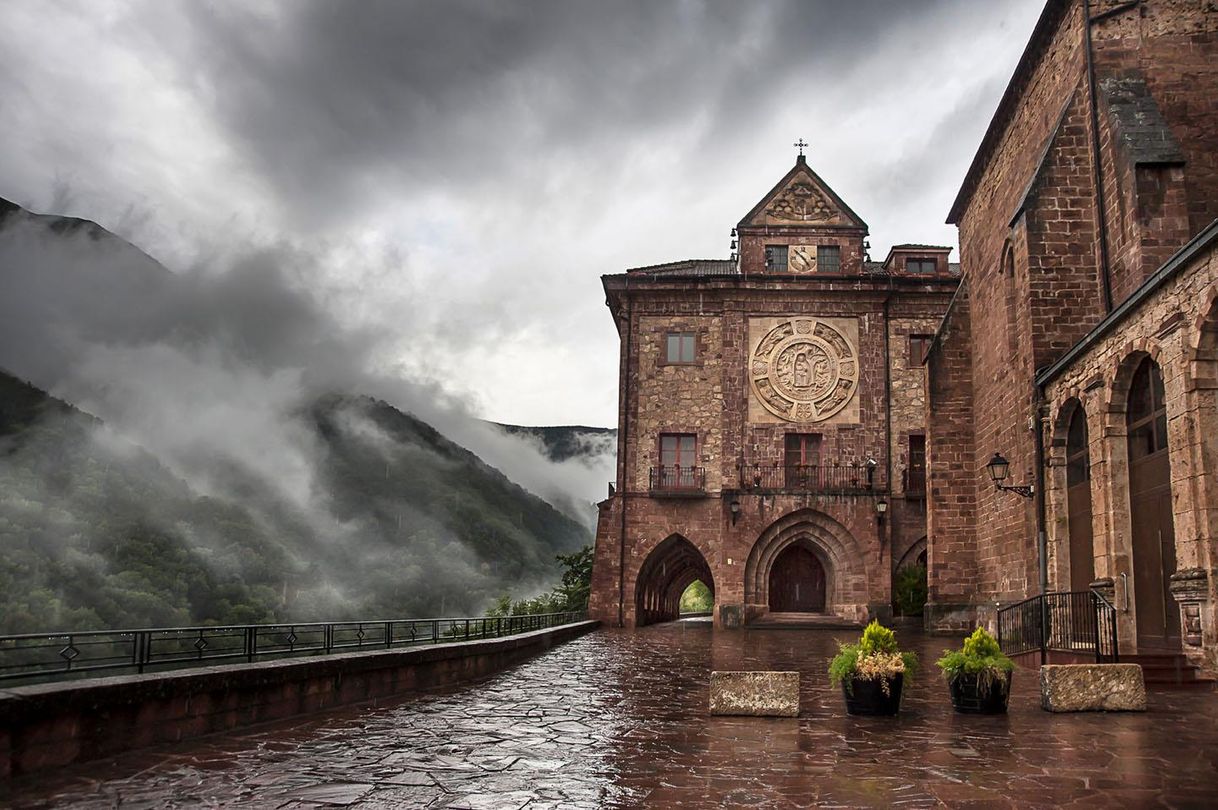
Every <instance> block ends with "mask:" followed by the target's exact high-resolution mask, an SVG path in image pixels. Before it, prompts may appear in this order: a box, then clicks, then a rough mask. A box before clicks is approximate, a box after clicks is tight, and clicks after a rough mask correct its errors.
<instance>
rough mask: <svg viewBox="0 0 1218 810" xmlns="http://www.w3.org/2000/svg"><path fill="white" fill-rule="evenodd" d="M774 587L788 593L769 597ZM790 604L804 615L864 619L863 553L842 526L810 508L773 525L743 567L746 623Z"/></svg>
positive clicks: (865, 592) (864, 578)
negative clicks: (827, 614) (785, 590)
mask: <svg viewBox="0 0 1218 810" xmlns="http://www.w3.org/2000/svg"><path fill="white" fill-rule="evenodd" d="M793 569H794V570H793ZM796 583H798V584H799V585H800V588H799V593H798V595H796V593H795V588H794V585H795V584H796ZM775 587H780V588H782V587H785V588H787V589H788V590H787V593H785V594H772V593H771V590H772V589H773V588H775ZM805 589H810V590H805ZM822 594H823V596H822ZM793 599H794V600H795V604H796V605H802V606H803V607H800V608H798V609H799V610H801V611H804V612H824V613H830V614H836V615H839V616H844V617H847V618H850V619H858V620H861V619H863V618H865V617H866V615H867V582H866V574H865V571H864V566H863V550H862V548H861V547H860V546H859V544H858V543H857V541H856V540H855V539H854V536H853V535H852V534H851V533H850V531H849V530H848V529H846V527H845V526H843V525H841V524H840V523H838V522H837V521H836V520H834V519H833V518H831V517H829V516H828V515H826V514H824V513H823V512H818V511H816V510H814V509H801V510H799V511H796V512H792V513H790V514H788V515H784V516H783V517H780V518H778V519H777V520H775V521H774V522H773V523H771V524H770V525H769V526H768V527H767V528H766V529H765V531H763V532H762V533H761V535H760V536H759V537H758V538H757V542H756V543H754V544H753V548H752V550H751V551H750V552H749V557H748V560H747V561H746V562H745V567H744V601H745V605H746V610H747V611H748V614H749V616H750V618H753V617H756V616H758V615H761V614H764V613H766V612H768V611H770V610H772V609H774V606H775V605H778V606H779V607H780V608H781V607H783V606H787V605H790V604H791V603H792V600H793ZM788 609H789V608H788Z"/></svg>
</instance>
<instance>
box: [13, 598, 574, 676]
mask: <svg viewBox="0 0 1218 810" xmlns="http://www.w3.org/2000/svg"><path fill="white" fill-rule="evenodd" d="M586 615H587V614H586V611H568V612H562V613H539V614H530V615H517V616H478V617H468V618H467V617H444V618H431V619H377V620H347V621H338V622H284V623H277V624H230V625H212V626H203V625H201V626H193V627H150V628H136V629H121V630H82V631H71V630H68V631H51V632H43V633H20V634H15V635H8V636H0V683H6V684H13V683H15V682H19V681H24V682H31V683H33V682H45V681H54V680H63V679H66V678H75V677H78V676H87V675H89V674H95V673H114V672H116V671H127V672H136V673H143V672H147V671H150V670H156V671H159V670H168V669H179V668H182V667H190V666H206V665H210V664H218V663H224V662H233V661H244V662H247V663H252V662H254V661H259V660H267V659H272V658H284V657H292V656H298V655H329V654H331V653H334V652H350V651H359V650H374V649H392V648H395V647H405V646H410V645H418V644H443V643H451V642H457V641H472V640H477V639H486V638H499V637H502V636H510V635H517V634H520V633H528V632H533V631H535V630H544V629H548V628H550V627H557V626H559V625H563V624H571V623H573V622H577V621H582V620H583V619H584V618H586Z"/></svg>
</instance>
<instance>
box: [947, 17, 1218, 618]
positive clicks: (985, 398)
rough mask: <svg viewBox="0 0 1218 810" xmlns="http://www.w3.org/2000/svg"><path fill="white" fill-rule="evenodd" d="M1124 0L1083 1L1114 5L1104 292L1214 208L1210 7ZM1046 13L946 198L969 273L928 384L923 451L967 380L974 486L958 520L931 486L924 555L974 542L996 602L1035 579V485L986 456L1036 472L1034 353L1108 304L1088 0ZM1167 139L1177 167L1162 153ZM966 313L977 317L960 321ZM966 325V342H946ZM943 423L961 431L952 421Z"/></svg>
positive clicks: (1050, 347)
mask: <svg viewBox="0 0 1218 810" xmlns="http://www.w3.org/2000/svg"><path fill="white" fill-rule="evenodd" d="M1120 5H1121V4H1119V3H1117V2H1115V0H1113V2H1094V3H1093V4H1092V13H1093V14H1103V13H1104V12H1106V11H1109V10H1115V11H1114V15H1113V16H1111V17H1108V18H1107V19H1104V20H1102V21H1100V22H1097V23H1095V24H1094V26H1093V30H1092V33H1093V37H1094V53H1095V67H1096V76H1097V85H1098V86H1099V92H1100V94H1101V95H1100V98H1101V103H1100V105H1098V109H1097V117H1098V119H1099V123H1100V127H1099V130H1098V134H1099V137H1100V140H1101V167H1102V171H1103V175H1104V178H1105V187H1104V196H1105V203H1106V205H1105V211H1104V214H1103V221H1104V223H1105V225H1106V229H1107V232H1108V240H1107V244H1108V247H1109V253H1110V259H1111V261H1110V276H1109V278H1110V281H1111V286H1112V291H1113V299H1114V303H1120V301H1121V300H1123V298H1125V297H1127V296H1128V295H1129V294H1130V293H1131V292H1132V291H1133V290H1134V289H1135V288H1136V287H1137V286H1138V285H1139V284H1140V283H1141V282H1142V280H1143V279H1145V278H1146V277H1147V276H1148V275H1149V274H1151V273H1153V272H1154V270H1155V269H1156V268H1157V267H1158V266H1159V264H1161V263H1162V261H1163V260H1164V259H1165V258H1166V257H1167V256H1168V255H1170V254H1171V253H1172V252H1173V251H1175V250H1176V249H1177V248H1178V247H1179V246H1180V244H1181V243H1182V242H1183V241H1184V240H1185V239H1187V238H1188V237H1189V236H1190V235H1192V234H1194V233H1196V232H1197V231H1198V230H1199V229H1200V228H1201V227H1203V226H1204V225H1205V224H1206V223H1208V222H1209V221H1210V219H1212V218H1213V217H1214V216H1215V215H1216V214H1218V182H1216V180H1218V171H1215V165H1216V164H1215V155H1218V121H1216V120H1215V115H1218V105H1216V103H1215V94H1214V93H1213V92H1212V90H1213V88H1214V87H1215V85H1216V84H1218V73H1216V71H1218V67H1216V66H1218V50H1216V49H1215V31H1216V30H1218V9H1215V7H1214V4H1212V3H1204V2H1191V0H1146V1H1145V2H1143V3H1141V4H1140V5H1138V6H1137V7H1132V8H1129V9H1120V10H1118V6H1120ZM1043 19H1044V24H1043V25H1042V26H1041V27H1040V28H1039V29H1038V33H1037V35H1036V37H1035V41H1034V42H1033V43H1032V44H1031V46H1030V48H1029V51H1028V54H1027V55H1026V56H1025V58H1024V60H1023V61H1022V62H1021V64H1020V66H1019V68H1018V69H1017V71H1016V73H1015V75H1014V76H1013V78H1012V81H1011V86H1010V89H1009V91H1008V95H1007V97H1006V98H1004V101H1003V103H1002V105H1001V106H1000V109H999V112H998V113H997V114H996V116H995V121H994V123H993V124H992V128H991V132H990V133H987V136H986V140H985V141H984V142H983V146H982V151H981V152H980V153H979V156H978V159H977V161H976V163H975V165H974V168H973V169H971V170H970V174H969V177H968V178H967V180H966V184H965V187H964V191H962V198H961V200H959V201H958V203H957V206H956V207H955V208H954V209H953V213H952V217H953V221H955V222H956V223H957V224H958V225H959V227H960V243H961V262H962V267H963V272H964V275H965V277H966V278H967V284H968V298H967V301H964V300H963V299H962V300H960V301H959V304H960V306H962V307H965V306H966V307H967V310H968V312H967V314H966V315H965V314H960V313H953V315H952V319H951V320H953V321H954V322H955V323H956V324H957V326H956V327H955V328H953V329H952V330H951V333H950V337H949V338H948V339H945V340H943V341H942V343H943V351H944V355H943V356H942V357H940V358H939V359H938V361H937V362H936V363H932V370H931V374H932V376H933V375H934V374H936V373H942V374H943V375H945V376H944V378H943V379H942V380H939V381H932V385H931V391H932V398H931V405H930V407H931V424H932V439H931V448H930V454H931V457H932V458H935V457H936V455H937V456H938V457H939V458H942V457H943V455H944V454H945V453H947V454H951V453H954V452H955V451H956V448H954V447H951V446H945V445H944V444H943V443H942V441H940V439H938V438H936V437H935V436H934V430H935V426H936V425H938V424H939V423H940V412H939V410H937V409H939V408H942V409H943V415H945V416H953V415H954V413H953V411H952V410H951V409H952V408H953V407H955V405H956V401H957V400H956V395H957V394H958V393H959V392H957V391H956V390H955V389H956V388H957V387H958V386H962V385H966V384H971V396H972V402H973V409H972V425H971V428H972V431H973V436H972V444H971V448H970V449H971V452H972V457H971V459H970V460H969V463H970V464H971V465H972V469H971V470H969V471H968V474H967V475H962V476H961V477H960V478H959V480H955V479H953V480H952V481H951V483H952V484H953V485H956V486H961V487H966V488H969V487H971V489H972V493H973V494H972V496H971V508H973V509H975V514H974V515H973V516H972V517H971V518H969V519H963V520H962V519H960V516H959V514H958V513H957V512H958V510H955V506H954V505H953V503H952V502H944V501H943V500H942V499H936V498H935V497H934V496H933V495H932V497H931V500H930V505H929V509H930V512H931V514H930V516H929V518H928V523H929V526H930V538H929V540H930V546H931V551H930V554H929V556H930V558H931V559H932V568H933V567H934V563H933V560H936V559H938V560H940V561H943V560H945V559H953V558H951V556H950V555H951V553H952V550H953V549H956V548H958V547H959V546H960V544H962V543H970V542H975V552H973V558H972V560H971V561H969V560H968V558H967V556H965V557H961V558H960V561H961V565H963V566H966V567H967V566H968V565H971V566H972V568H971V571H970V575H971V576H972V577H974V578H975V581H974V582H973V585H972V587H973V594H972V598H973V600H974V601H977V602H984V603H989V604H992V603H993V602H994V601H999V600H1003V601H1005V600H1013V599H1017V598H1021V597H1022V596H1025V595H1027V594H1029V593H1032V592H1034V591H1035V590H1036V588H1037V585H1038V582H1037V580H1038V576H1037V552H1036V513H1035V508H1034V503H1033V502H1032V501H1029V500H1025V499H1022V498H1019V497H1017V496H1015V495H1013V494H1010V493H1005V492H998V491H996V490H995V489H994V487H993V486H992V484H991V483H990V482H989V479H988V476H987V475H986V473H985V470H984V469H983V467H984V465H985V463H986V461H987V459H988V458H989V456H990V454H992V453H994V452H1001V453H1003V455H1005V456H1006V457H1007V458H1008V459H1009V460H1010V462H1011V477H1012V481H1011V483H1029V482H1031V481H1032V480H1033V478H1034V475H1035V472H1036V470H1035V464H1036V459H1035V452H1034V450H1035V442H1034V439H1035V435H1034V433H1033V430H1034V429H1037V428H1038V425H1039V420H1040V415H1039V414H1037V413H1035V411H1034V403H1033V378H1034V375H1035V371H1036V369H1037V368H1040V367H1043V366H1046V365H1048V364H1050V363H1052V362H1053V361H1054V360H1056V359H1057V358H1059V357H1061V356H1062V355H1063V354H1064V353H1065V352H1066V351H1067V350H1068V349H1069V348H1070V347H1071V346H1072V345H1074V344H1075V343H1076V342H1077V341H1078V340H1079V339H1081V338H1082V337H1083V336H1084V335H1085V334H1086V333H1087V331H1088V330H1089V329H1090V328H1091V327H1092V326H1094V325H1095V324H1096V323H1098V322H1099V321H1100V319H1101V318H1102V317H1103V316H1104V314H1105V306H1104V300H1103V295H1102V283H1103V276H1102V274H1101V270H1100V264H1099V256H1100V250H1099V239H1100V231H1099V228H1098V222H1099V219H1100V217H1099V215H1098V214H1097V211H1096V208H1095V202H1096V190H1095V188H1094V167H1093V161H1092V154H1093V153H1092V130H1091V118H1092V110H1091V106H1090V93H1089V87H1088V82H1087V76H1086V71H1085V58H1084V51H1083V50H1082V43H1083V25H1082V3H1081V0H1061V2H1051V3H1049V4H1048V6H1047V9H1046V15H1045V17H1044V18H1043ZM1105 82H1107V84H1106V83H1105ZM1139 83H1141V84H1139ZM1139 88H1143V89H1144V90H1145V92H1142V89H1139ZM1122 94H1124V95H1122ZM1130 94H1132V97H1131V95H1130ZM1122 104H1126V105H1128V104H1133V107H1129V106H1126V107H1123V108H1122V107H1121V105H1122ZM1131 109H1132V110H1133V112H1134V113H1135V114H1133V115H1130V114H1129V112H1130V110H1131ZM1155 115H1159V116H1160V118H1161V121H1162V122H1163V125H1162V126H1158V125H1157V124H1154V121H1155V120H1157V119H1155ZM1148 122H1149V123H1148ZM1152 124H1154V125H1153V126H1152ZM1173 143H1174V144H1175V145H1176V146H1177V147H1178V151H1179V152H1180V154H1181V155H1182V157H1183V160H1184V165H1183V168H1182V169H1181V168H1180V166H1179V165H1177V164H1176V163H1173V162H1172V161H1173V160H1176V158H1175V157H1173V154H1172V151H1171V148H1169V147H1171V146H1172V144H1173ZM1155 150H1159V151H1158V152H1157V153H1156V151H1155ZM1185 221H1187V225H1185V224H1184V223H1185ZM1008 257H1009V258H1008ZM965 321H968V322H970V323H971V326H969V327H968V335H967V336H966V337H962V335H961V332H960V326H961V325H962V324H963V323H964V322H965ZM958 340H963V341H964V342H966V343H968V344H969V345H968V349H967V352H964V351H963V349H962V350H961V352H962V356H961V357H959V358H956V359H955V360H953V357H952V356H951V351H952V350H953V348H954V347H953V345H952V344H953V341H958ZM964 354H967V356H968V359H967V361H966V360H965V359H963V355H964ZM966 377H968V378H971V380H970V382H969V383H966V382H965V378H966ZM936 391H938V392H939V393H940V394H941V396H942V400H941V401H940V402H936V400H935V398H934V394H933V392H936ZM940 434H941V435H942V437H943V441H947V442H951V441H955V440H957V439H958V438H959V437H958V435H957V433H955V432H953V431H952V430H951V429H950V428H948V427H945V428H944V429H943V430H941V431H940ZM936 445H938V446H936ZM932 474H939V475H943V473H942V472H941V471H934V472H933V473H932ZM970 478H971V483H970V481H968V480H965V479H970ZM1097 508H1098V507H1097ZM1108 508H1110V509H1111V508H1112V507H1111V505H1110V506H1109V507H1108ZM936 510H946V511H944V512H943V513H942V514H939V515H936V514H935V512H936ZM936 546H937V547H938V553H936ZM933 579H934V578H933V577H932V580H933ZM966 579H967V576H966V575H965V574H959V575H953V576H952V577H949V578H947V579H944V575H943V572H942V571H940V572H939V581H938V585H937V586H936V584H935V583H934V582H933V581H932V601H933V600H934V599H935V598H936V597H935V593H936V587H938V590H939V592H940V593H941V594H947V593H951V592H958V594H957V595H960V596H962V597H963V595H964V594H963V590H964V589H965V587H966V585H965V580H966Z"/></svg>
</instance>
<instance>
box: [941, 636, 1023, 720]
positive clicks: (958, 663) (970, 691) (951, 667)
mask: <svg viewBox="0 0 1218 810" xmlns="http://www.w3.org/2000/svg"><path fill="white" fill-rule="evenodd" d="M938 664H939V668H940V669H942V670H943V677H945V678H947V686H948V689H949V691H950V692H951V695H952V706H953V707H954V708H955V709H956V711H958V712H962V713H965V714H1002V713H1003V712H1005V711H1006V710H1007V700H1008V698H1010V696H1011V671H1012V670H1013V669H1014V668H1015V664H1014V663H1012V661H1011V659H1010V658H1007V657H1006V656H1005V655H1004V654H1003V652H1002V649H1001V648H1000V647H999V646H998V642H997V641H996V640H995V639H994V637H993V636H991V635H990V634H989V633H987V632H986V631H985V628H984V627H978V628H977V629H976V630H974V631H973V634H972V635H971V636H969V637H968V638H966V639H965V640H964V645H963V646H962V647H961V648H960V649H958V650H944V651H943V657H942V658H940V659H939V661H938Z"/></svg>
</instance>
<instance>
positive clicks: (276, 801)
mask: <svg viewBox="0 0 1218 810" xmlns="http://www.w3.org/2000/svg"><path fill="white" fill-rule="evenodd" d="M849 635H851V634H850V633H849V632H847V631H824V630H803V631H793V630H770V631H751V632H740V633H731V632H727V633H725V632H719V633H715V632H714V631H712V630H711V628H710V627H709V626H707V625H705V624H695V623H680V624H670V625H661V626H655V627H649V628H645V629H643V630H639V631H635V632H622V631H612V630H603V631H600V632H597V633H593V634H591V635H588V636H585V637H583V638H580V639H577V640H575V641H572V642H569V643H567V644H565V645H563V646H562V647H559V648H557V649H555V650H552V651H550V652H548V653H546V654H545V655H543V656H541V657H539V658H536V659H533V660H532V661H529V662H527V663H525V664H523V665H521V666H519V667H517V668H515V669H513V670H510V671H508V672H504V673H501V674H500V675H497V676H495V677H493V678H490V679H488V680H485V681H482V682H480V683H476V684H471V685H465V686H461V687H456V688H452V689H448V690H444V691H439V692H431V693H428V694H425V695H420V696H415V697H412V698H408V699H404V700H403V701H401V702H400V703H397V704H394V705H391V706H381V707H376V708H363V709H352V710H344V711H340V712H333V713H328V714H326V715H324V716H319V717H313V718H310V719H308V720H307V721H303V722H297V723H294V724H289V725H278V726H276V727H274V728H264V729H261V730H259V731H257V732H254V733H245V734H234V735H224V736H218V737H212V738H208V739H207V740H205V741H201V742H197V743H193V744H190V745H183V746H180V747H178V748H175V749H169V750H160V751H156V752H136V753H133V754H129V755H126V756H124V757H121V758H119V759H116V760H108V761H104V762H98V763H92V764H89V765H85V766H81V767H79V768H76V769H73V770H72V771H70V772H65V773H64V774H61V775H58V776H54V777H51V778H47V777H39V778H38V779H37V780H30V781H25V780H19V781H18V782H17V783H16V784H14V785H11V786H10V792H9V793H8V795H7V796H6V795H4V794H3V793H0V803H3V802H6V801H7V802H9V803H12V804H14V805H15V806H18V807H38V806H50V805H56V806H62V805H71V806H81V807H113V806H118V805H120V804H121V806H122V807H124V808H127V807H168V806H179V807H180V806H224V805H233V804H241V805H243V806H253V807H293V808H295V807H321V806H344V805H350V806H359V807H424V806H425V807H453V808H458V807H460V808H484V807H493V808H501V807H507V808H519V807H529V808H541V807H555V808H558V807H561V808H574V807H606V806H610V807H622V806H640V805H646V806H650V807H717V806H744V807H808V806H839V807H842V806H845V807H857V806H863V807H870V806H901V807H930V806H943V805H947V806H975V807H1008V806H1012V807H1036V806H1041V807H1058V806H1064V805H1071V804H1073V805H1078V806H1082V805H1087V806H1091V807H1101V806H1102V807H1110V806H1125V807H1129V806H1136V807H1143V806H1166V807H1202V806H1214V803H1215V795H1214V794H1215V791H1216V790H1218V696H1216V695H1215V694H1214V693H1212V692H1161V693H1156V694H1153V695H1152V697H1151V711H1150V712H1148V713H1146V714H1078V715H1051V714H1048V713H1046V712H1043V711H1041V709H1040V708H1039V698H1038V693H1037V688H1036V683H1035V681H1036V673H1035V671H1033V670H1021V671H1018V672H1017V673H1016V676H1015V689H1014V694H1013V696H1012V700H1011V711H1010V714H1009V715H1008V716H1006V717H968V716H960V715H955V714H953V712H952V710H951V707H950V705H949V703H948V699H947V695H946V688H945V687H944V685H943V683H942V682H941V681H940V680H939V678H938V675H937V669H936V668H935V667H934V660H935V659H936V658H937V657H938V655H939V654H940V652H941V650H942V648H943V647H944V646H946V645H947V644H948V643H950V642H951V641H952V639H944V638H938V637H926V636H921V635H917V634H913V633H911V632H904V633H901V634H900V636H901V637H902V641H903V642H904V643H905V644H906V645H907V646H909V647H912V648H913V649H915V650H917V651H918V652H919V654H920V655H921V657H922V660H923V670H922V673H921V677H920V678H919V679H918V680H917V681H915V683H914V684H913V685H912V686H910V687H908V688H907V692H906V702H905V706H904V709H903V712H902V714H901V716H899V717H897V718H851V717H848V716H847V715H846V714H845V712H844V710H843V706H842V700H841V695H840V693H838V692H836V691H834V690H832V689H831V688H830V687H829V684H828V682H827V678H826V676H825V669H826V667H827V665H828V659H829V657H830V656H831V655H832V653H833V651H834V649H835V644H834V639H835V638H839V637H840V638H844V637H848V636H849ZM711 669H796V670H799V671H801V672H802V673H803V678H802V686H801V692H802V694H801V699H802V716H801V717H800V718H798V719H758V718H730V717H727V718H725V717H715V718H712V717H709V716H708V715H707V700H708V673H709V672H710V670H711Z"/></svg>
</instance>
